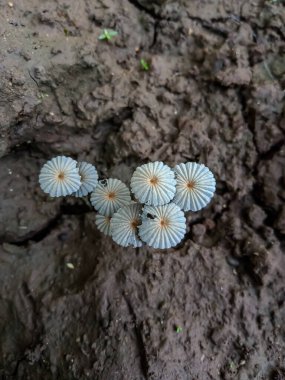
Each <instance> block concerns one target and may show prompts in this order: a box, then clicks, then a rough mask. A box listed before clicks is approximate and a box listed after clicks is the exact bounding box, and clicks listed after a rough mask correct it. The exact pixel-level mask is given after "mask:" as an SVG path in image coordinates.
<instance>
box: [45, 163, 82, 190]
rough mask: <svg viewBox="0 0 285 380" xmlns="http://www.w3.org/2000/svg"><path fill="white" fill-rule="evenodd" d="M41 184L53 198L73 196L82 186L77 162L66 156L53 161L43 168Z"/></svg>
mask: <svg viewBox="0 0 285 380" xmlns="http://www.w3.org/2000/svg"><path fill="white" fill-rule="evenodd" d="M39 183H40V186H41V189H42V190H43V191H44V192H45V193H48V194H49V195H50V196H51V197H61V196H66V195H71V194H72V193H74V192H75V191H77V190H78V189H79V188H80V185H81V182H80V175H79V170H78V168H77V162H76V161H75V160H73V159H72V158H70V157H65V156H58V157H55V158H53V159H51V160H50V161H48V162H47V163H46V164H44V166H43V167H42V169H41V171H40V175H39Z"/></svg>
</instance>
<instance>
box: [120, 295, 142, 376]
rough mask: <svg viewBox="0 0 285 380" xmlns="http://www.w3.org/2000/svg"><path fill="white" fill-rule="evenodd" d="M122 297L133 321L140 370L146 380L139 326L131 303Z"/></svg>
mask: <svg viewBox="0 0 285 380" xmlns="http://www.w3.org/2000/svg"><path fill="white" fill-rule="evenodd" d="M123 297H124V300H125V302H126V304H127V306H128V309H129V313H130V315H131V317H132V318H133V320H134V332H135V335H136V339H137V346H138V350H139V353H140V360H141V369H142V372H143V375H144V377H145V379H148V361H147V354H146V350H145V345H144V342H143V338H142V334H141V329H140V326H138V321H137V316H136V313H135V311H134V308H133V306H132V304H131V302H130V301H129V300H128V299H127V298H126V296H125V295H123Z"/></svg>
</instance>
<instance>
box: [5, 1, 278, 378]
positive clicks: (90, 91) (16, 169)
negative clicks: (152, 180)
mask: <svg viewBox="0 0 285 380" xmlns="http://www.w3.org/2000/svg"><path fill="white" fill-rule="evenodd" d="M0 9H1V11H0V36H1V51H0V174H1V181H0V289H1V290H0V331H1V341H0V378H1V379H5V380H6V379H23V380H34V379H45V380H49V379H61V380H65V379H66V380H75V379H76V380H78V379H82V380H83V379H100V380H123V379H126V380H143V379H149V380H196V379H197V380H198V379H199V380H200V379H201V380H217V379H224V380H228V379H239V380H245V379H258V380H281V379H285V364H284V363H285V356H284V355H285V354H284V352H285V344H284V337H285V328H284V318H285V304H284V301H285V287H284V284H285V257H284V252H285V221H284V220H285V206H284V205H285V203H284V201H285V147H284V142H285V102H284V90H285V27H284V25H285V6H284V2H282V0H257V1H253V0H249V1H247V2H244V1H241V0H235V1H222V0H217V1H216V0H215V1H214V0H207V1H206V0H205V1H202V0H188V1H186V0H180V1H163V0H156V1H153V2H149V1H145V0H120V1H113V0H100V1H92V0H85V1H81V2H79V1H75V0H66V1H64V2H62V1H56V0H46V1H39V0H38V1H36V0H17V1H11V2H8V1H6V0H5V1H4V0H0ZM103 28H111V29H115V30H116V31H118V36H117V37H116V38H114V39H113V40H112V41H110V42H109V43H106V42H104V41H99V40H98V36H99V35H100V33H101V31H102V29H103ZM142 58H143V59H145V60H147V61H148V62H149V63H150V70H149V71H144V70H142V69H141V67H140V59H142ZM61 154H64V155H68V156H71V157H73V158H75V159H78V160H87V161H89V162H92V163H94V164H96V167H97V168H98V171H99V173H100V176H101V177H102V178H104V177H109V176H113V177H115V178H120V179H122V180H124V181H125V182H128V181H129V179H130V175H131V173H132V171H133V170H134V169H135V168H136V167H137V166H138V165H140V164H142V163H145V162H147V161H155V160H161V161H164V162H165V163H167V164H169V165H175V164H176V163H178V162H183V161H197V162H201V163H204V164H205V165H207V166H208V167H209V168H210V169H211V170H212V171H213V172H214V174H215V177H216V179H217V193H216V195H215V197H214V199H213V201H212V202H211V204H210V205H209V207H207V208H206V209H204V210H203V211H202V212H199V213H192V214H191V213H190V214H188V216H187V235H186V237H185V239H184V241H183V242H182V243H181V244H180V245H179V246H177V247H176V248H174V249H170V250H166V251H158V250H153V249H149V248H146V247H143V248H139V249H131V248H128V249H123V248H120V247H118V246H117V245H116V244H115V243H113V242H112V240H111V239H110V238H107V237H104V236H103V235H102V234H100V232H99V231H98V230H97V229H96V226H95V224H94V215H95V214H94V212H93V210H92V208H91V206H90V204H89V203H88V201H84V200H80V199H73V198H69V199H56V200H54V199H49V198H48V197H47V196H46V195H45V194H43V193H42V191H41V190H40V188H39V185H38V173H39V170H40V167H41V166H42V164H43V163H44V162H45V161H46V160H47V159H49V158H51V157H53V156H56V155H61Z"/></svg>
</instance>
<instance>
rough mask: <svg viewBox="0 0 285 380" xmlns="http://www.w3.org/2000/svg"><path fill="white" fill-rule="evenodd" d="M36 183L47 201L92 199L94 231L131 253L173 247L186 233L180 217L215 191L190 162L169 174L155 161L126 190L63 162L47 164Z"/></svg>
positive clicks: (82, 165) (207, 175) (86, 167)
mask: <svg viewBox="0 0 285 380" xmlns="http://www.w3.org/2000/svg"><path fill="white" fill-rule="evenodd" d="M39 182H40V186H41V188H42V190H43V191H44V192H45V193H48V194H49V195H50V196H51V197H60V196H67V195H73V196H75V197H84V196H86V195H88V194H89V193H91V196H90V202H91V204H92V206H93V207H94V209H95V210H96V211H98V214H97V215H96V217H95V223H96V225H97V227H98V229H99V231H101V232H102V233H104V234H105V235H108V236H111V237H112V239H113V240H114V241H115V242H116V243H117V244H119V245H121V246H123V247H128V246H132V247H135V248H137V247H141V246H142V245H143V244H147V245H149V246H150V247H153V248H159V249H165V248H170V247H175V246H176V245H177V244H179V243H180V242H181V241H182V239H183V238H184V236H185V233H186V218H185V215H184V213H185V212H187V211H199V210H201V209H202V208H204V207H205V206H206V205H207V204H208V203H209V202H210V200H211V199H212V197H213V195H214V192H215V190H216V181H215V178H214V175H213V173H212V172H211V171H210V170H209V169H208V168H207V167H206V166H205V165H203V164H197V163H195V162H187V163H185V164H184V163H182V164H178V165H176V166H175V167H174V168H173V169H172V168H170V167H169V166H167V165H165V164H164V163H163V162H160V161H157V162H150V163H148V164H144V165H141V166H139V167H138V168H137V169H136V170H135V172H134V173H133V175H132V178H131V186H130V189H129V188H128V187H127V186H126V185H125V184H124V183H123V182H122V181H120V180H119V179H115V178H108V179H104V180H99V179H98V173H97V170H96V168H95V166H93V165H91V164H89V163H87V162H76V161H75V160H73V159H72V158H70V157H65V156H59V157H55V158H53V159H51V160H50V161H48V162H47V163H46V164H45V165H44V166H43V167H42V169H41V172H40V175H39Z"/></svg>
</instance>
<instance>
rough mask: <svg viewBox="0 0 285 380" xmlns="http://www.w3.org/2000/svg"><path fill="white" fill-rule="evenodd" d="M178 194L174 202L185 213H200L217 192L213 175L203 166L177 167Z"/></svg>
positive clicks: (184, 165)
mask: <svg viewBox="0 0 285 380" xmlns="http://www.w3.org/2000/svg"><path fill="white" fill-rule="evenodd" d="M174 171H175V174H176V181H177V185H176V194H175V197H174V199H173V202H174V203H176V204H177V205H178V206H179V207H180V208H181V209H182V210H183V211H189V210H191V211H198V210H201V209H202V208H203V207H205V206H206V205H207V204H208V203H209V202H210V200H211V199H212V197H213V195H214V192H215V190H216V180H215V177H214V175H213V173H212V172H211V171H210V170H209V169H208V168H207V166H205V165H203V164H197V163H196V162H187V163H186V164H179V165H176V166H175V168H174Z"/></svg>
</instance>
